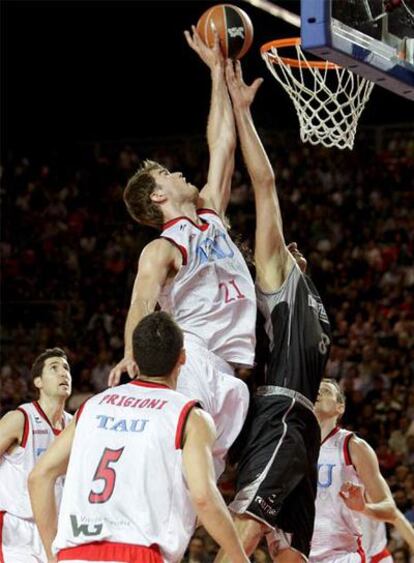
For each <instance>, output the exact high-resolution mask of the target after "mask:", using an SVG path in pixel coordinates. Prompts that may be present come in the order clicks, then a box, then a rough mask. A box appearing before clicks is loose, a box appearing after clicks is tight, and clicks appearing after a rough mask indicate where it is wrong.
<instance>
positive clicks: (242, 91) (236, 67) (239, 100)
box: [226, 59, 263, 109]
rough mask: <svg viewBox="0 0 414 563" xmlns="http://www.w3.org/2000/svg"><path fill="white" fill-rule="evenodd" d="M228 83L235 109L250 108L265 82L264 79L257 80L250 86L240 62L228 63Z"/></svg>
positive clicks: (230, 61) (228, 61) (228, 60)
mask: <svg viewBox="0 0 414 563" xmlns="http://www.w3.org/2000/svg"><path fill="white" fill-rule="evenodd" d="M226 82H227V87H228V89H229V92H230V96H231V99H232V102H233V106H234V108H235V109H246V108H249V107H250V106H251V104H252V102H253V100H254V98H255V96H256V92H257V90H258V89H259V87H260V85H261V84H262V82H263V78H256V80H255V81H254V82H252V84H250V86H248V85H247V84H246V83H245V81H244V79H243V73H242V67H241V63H240V61H235V62H233V61H232V60H230V59H227V61H226Z"/></svg>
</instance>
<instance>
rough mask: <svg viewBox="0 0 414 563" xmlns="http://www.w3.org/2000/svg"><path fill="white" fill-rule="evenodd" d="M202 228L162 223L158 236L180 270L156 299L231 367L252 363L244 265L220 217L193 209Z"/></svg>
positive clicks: (251, 295) (251, 314)
mask: <svg viewBox="0 0 414 563" xmlns="http://www.w3.org/2000/svg"><path fill="white" fill-rule="evenodd" d="M197 213H198V215H199V217H200V218H201V219H202V221H203V224H202V226H201V227H200V226H197V225H196V224H195V223H193V222H192V221H191V220H190V219H188V218H186V217H178V218H177V219H174V220H172V221H169V222H168V223H166V224H165V225H164V229H163V232H162V234H161V237H163V238H165V239H167V240H169V241H170V242H172V243H173V244H174V245H175V246H177V248H178V249H179V250H180V252H181V254H182V259H183V261H182V266H181V268H180V270H179V272H178V273H177V275H176V276H175V278H174V280H172V282H171V283H169V284H167V285H166V286H165V287H164V288H163V290H162V292H161V296H160V299H159V303H160V305H161V308H162V309H163V310H164V311H167V312H168V313H170V314H171V315H172V317H174V319H175V320H176V322H177V323H178V324H179V326H180V327H181V329H182V330H183V331H184V333H186V334H190V335H193V336H195V337H198V338H200V339H201V341H202V342H203V344H204V345H205V346H206V348H207V349H208V350H209V351H210V352H213V353H215V354H216V355H217V356H219V357H220V358H221V359H223V360H226V361H227V362H229V363H232V364H244V365H248V366H251V365H252V364H253V360H254V347H255V323H256V296H255V290H254V283H253V280H252V277H251V275H250V272H249V270H248V268H247V265H246V262H245V260H244V258H243V256H242V254H241V252H240V251H239V249H238V248H237V246H236V245H235V244H234V242H233V241H232V240H231V238H230V236H229V234H228V232H227V230H226V228H225V226H224V224H223V222H222V220H221V219H220V217H219V216H218V215H217V214H216V213H215V212H214V211H211V210H208V209H199V210H198V211H197Z"/></svg>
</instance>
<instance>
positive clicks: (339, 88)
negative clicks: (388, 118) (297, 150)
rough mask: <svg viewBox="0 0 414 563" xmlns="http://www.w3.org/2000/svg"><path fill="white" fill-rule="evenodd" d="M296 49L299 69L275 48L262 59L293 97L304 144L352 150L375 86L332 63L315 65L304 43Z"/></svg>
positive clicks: (264, 53)
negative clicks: (304, 47)
mask: <svg viewBox="0 0 414 563" xmlns="http://www.w3.org/2000/svg"><path fill="white" fill-rule="evenodd" d="M294 47H295V48H296V54H297V61H294V62H295V66H292V65H291V64H289V62H288V61H289V59H286V58H285V57H281V56H280V54H279V53H278V49H277V47H275V46H271V47H269V48H267V49H266V50H263V51H262V57H263V59H264V60H265V62H266V65H267V67H268V68H269V70H270V72H271V73H272V74H273V76H274V77H275V78H276V80H277V81H278V82H279V83H280V84H281V85H282V86H283V88H284V89H285V90H286V92H287V93H288V94H289V96H290V97H291V98H292V101H293V103H294V106H295V109H296V113H297V115H298V118H299V124H300V138H301V140H302V142H309V143H311V144H312V145H318V144H322V145H324V146H325V147H338V148H340V149H345V148H348V149H352V147H353V145H354V140H355V133H356V128H357V125H358V119H359V117H360V115H361V113H362V111H363V109H364V107H365V104H366V103H367V101H368V99H369V96H370V94H371V91H372V88H373V86H374V84H373V83H372V82H370V81H369V80H367V79H365V78H363V77H361V76H358V75H356V74H354V73H353V72H352V71H351V70H348V69H347V68H343V67H339V66H337V65H333V64H332V63H329V62H328V61H318V63H317V66H313V64H312V62H309V61H308V60H307V58H306V55H305V53H304V52H303V50H302V48H301V46H300V44H295V45H294ZM279 50H280V49H279Z"/></svg>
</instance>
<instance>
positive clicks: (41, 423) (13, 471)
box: [0, 401, 72, 521]
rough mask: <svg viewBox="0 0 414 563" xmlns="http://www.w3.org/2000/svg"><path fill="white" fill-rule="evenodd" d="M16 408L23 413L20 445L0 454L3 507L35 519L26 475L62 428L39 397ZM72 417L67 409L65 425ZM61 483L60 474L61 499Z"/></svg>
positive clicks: (58, 484)
mask: <svg viewBox="0 0 414 563" xmlns="http://www.w3.org/2000/svg"><path fill="white" fill-rule="evenodd" d="M17 410H19V411H21V412H22V413H23V414H24V419H25V422H24V431H23V438H22V442H21V445H20V446H17V447H16V448H14V450H13V451H12V453H4V454H3V455H2V456H1V457H0V511H4V512H6V513H9V514H12V515H13V516H16V517H18V518H24V519H26V520H32V521H33V512H32V507H31V504H30V498H29V491H28V488H27V478H28V476H29V473H30V471H31V470H32V469H33V467H34V466H35V464H36V462H37V460H38V459H39V456H41V455H42V453H43V452H44V451H46V450H47V448H48V447H49V445H50V444H51V443H52V442H53V440H54V439H55V436H56V435H58V434H59V433H60V431H59V430H56V429H54V428H53V427H52V425H51V424H50V421H49V419H48V418H47V416H46V414H45V413H44V411H43V409H42V407H41V406H40V405H39V403H38V402H37V401H33V402H32V403H25V404H23V405H20V406H19V407H18V409H17ZM71 418H72V415H70V414H68V413H66V412H65V413H64V415H63V420H62V427H65V426H67V425H68V424H69V422H70V420H71ZM62 486H63V479H62V478H61V479H59V480H58V482H57V485H56V496H57V501H58V502H59V500H60V496H61V492H62Z"/></svg>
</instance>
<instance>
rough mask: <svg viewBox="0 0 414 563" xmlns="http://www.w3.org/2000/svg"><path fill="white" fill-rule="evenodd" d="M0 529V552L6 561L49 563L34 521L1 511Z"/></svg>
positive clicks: (5, 562) (7, 562) (14, 562)
mask: <svg viewBox="0 0 414 563" xmlns="http://www.w3.org/2000/svg"><path fill="white" fill-rule="evenodd" d="M0 531H1V537H0V554H1V553H2V554H3V559H4V563H47V558H46V554H45V551H44V549H43V545H42V542H41V539H40V536H39V532H38V531H37V528H36V525H35V524H34V522H30V521H29V520H23V519H22V518H18V517H17V516H13V515H12V514H9V513H8V512H0ZM0 560H1V557H0Z"/></svg>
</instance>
